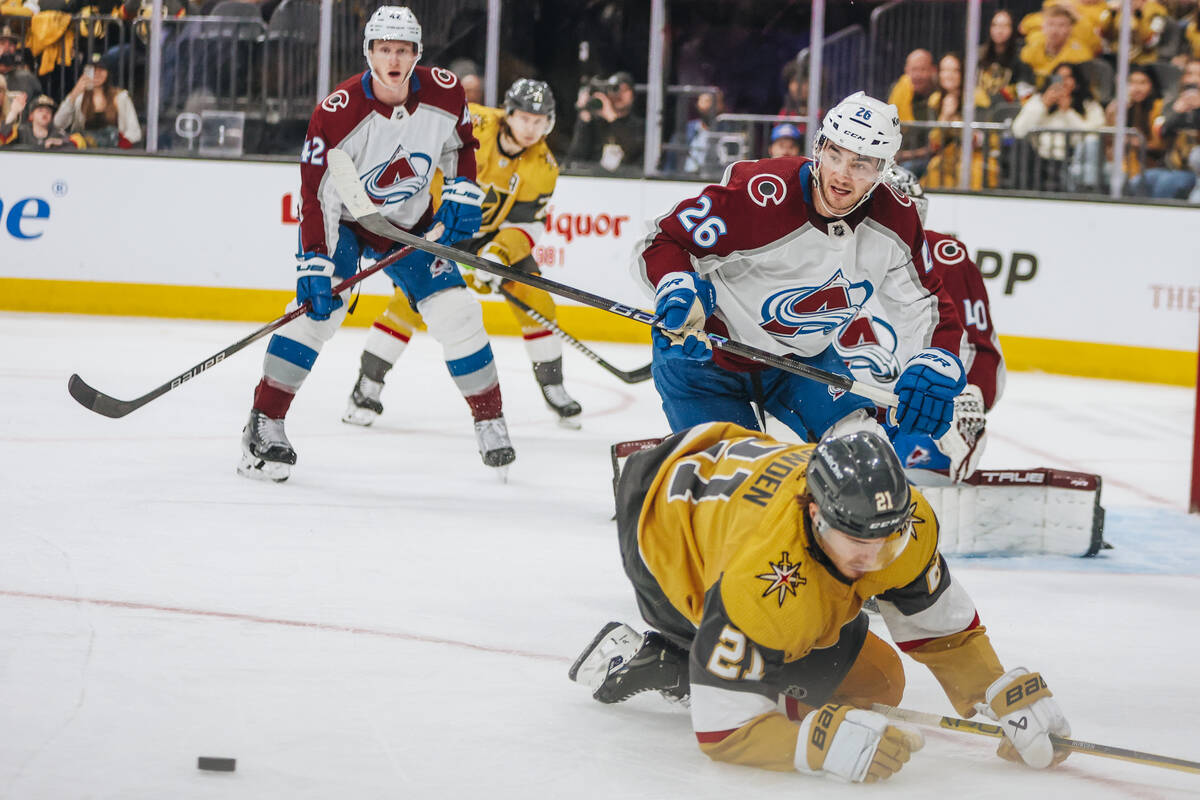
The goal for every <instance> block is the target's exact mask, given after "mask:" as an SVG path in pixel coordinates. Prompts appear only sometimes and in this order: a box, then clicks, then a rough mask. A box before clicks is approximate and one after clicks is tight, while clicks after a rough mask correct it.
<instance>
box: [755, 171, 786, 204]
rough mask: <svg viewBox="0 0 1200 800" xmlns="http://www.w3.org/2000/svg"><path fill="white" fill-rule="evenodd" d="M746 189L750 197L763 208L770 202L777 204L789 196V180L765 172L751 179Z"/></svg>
mask: <svg viewBox="0 0 1200 800" xmlns="http://www.w3.org/2000/svg"><path fill="white" fill-rule="evenodd" d="M746 191H747V192H748V193H749V194H750V199H751V200H753V201H754V202H755V203H758V204H759V205H760V206H762V207H763V208H766V207H767V204H768V203H770V204H771V205H776V206H777V205H779V204H780V203H782V202H783V198H785V197H787V182H786V181H784V179H783V178H781V177H779V176H778V175H772V174H770V173H769V172H768V173H763V174H762V175H755V176H754V177H753V178H751V179H750V181H749V183H747V184H746Z"/></svg>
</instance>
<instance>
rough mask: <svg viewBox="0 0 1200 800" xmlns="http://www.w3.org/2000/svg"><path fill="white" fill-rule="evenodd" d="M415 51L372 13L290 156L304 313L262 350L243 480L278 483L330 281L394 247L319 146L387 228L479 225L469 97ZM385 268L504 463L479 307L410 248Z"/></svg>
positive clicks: (409, 26) (398, 20)
mask: <svg viewBox="0 0 1200 800" xmlns="http://www.w3.org/2000/svg"><path fill="white" fill-rule="evenodd" d="M421 50H422V42H421V26H420V24H418V22H417V19H416V17H415V16H414V15H413V13H412V12H411V11H410V10H409V9H407V8H404V7H399V6H384V7H382V8H379V9H377V10H376V11H375V13H373V14H372V15H371V18H370V20H368V22H367V24H366V26H365V29H364V31H363V55H364V56H365V57H366V60H367V65H368V69H367V70H366V71H365V72H363V73H361V74H359V75H356V76H354V77H353V78H350V79H348V80H346V81H344V82H343V83H342V84H340V85H339V86H338V87H337V88H336V89H335V90H334V91H333V92H332V93H331V94H330V95H329V96H328V97H326V98H325V99H324V100H322V101H321V103H320V104H319V105H318V106H317V108H316V109H315V110H314V111H313V115H312V119H311V121H310V122H309V127H308V135H307V138H306V139H305V142H304V149H303V151H302V153H301V156H300V173H301V208H300V250H299V254H298V255H297V267H296V302H297V303H303V302H305V301H311V302H312V310H311V311H310V312H309V313H308V315H307V316H305V317H301V318H300V319H299V320H297V321H296V322H293V323H292V324H291V325H289V326H288V327H287V328H284V329H283V331H282V332H281V333H278V334H276V335H275V336H273V337H272V338H271V341H270V343H269V344H268V345H267V354H266V358H265V361H264V364H263V376H262V379H261V380H260V381H259V383H258V386H257V388H256V389H255V392H254V403H253V406H252V408H251V411H250V419H249V422H248V423H247V424H246V427H245V430H244V431H243V435H242V460H241V463H240V465H239V467H238V472H239V473H240V474H242V475H246V476H248V477H254V478H265V479H270V480H274V481H282V480H286V479H287V477H288V475H289V474H290V470H291V466H292V465H293V464H295V463H296V451H295V450H294V449H293V448H292V445H291V443H290V442H289V441H288V438H287V435H286V434H285V433H284V417H285V416H286V414H287V411H288V408H289V407H290V405H291V403H292V400H293V398H294V397H295V395H296V392H297V391H298V390H299V389H300V386H301V384H303V382H304V379H305V378H306V377H307V376H308V373H309V371H310V370H311V369H312V367H313V363H314V362H315V361H316V358H317V355H318V354H319V353H320V351H321V348H322V346H323V345H324V344H325V342H327V341H328V340H329V339H330V338H331V337H332V336H333V334H334V332H335V331H336V330H337V328H338V326H340V325H341V323H342V320H343V319H344V318H345V315H346V303H345V298H344V297H342V296H334V295H333V294H332V287H333V284H334V283H335V282H337V281H340V280H343V279H345V278H348V277H350V276H351V275H353V274H355V272H356V271H357V270H358V265H359V260H360V258H374V259H378V258H382V257H383V256H384V255H386V254H387V253H388V252H389V251H392V250H394V249H396V247H397V245H395V243H393V242H391V241H389V240H387V239H384V238H382V237H379V236H376V235H374V234H371V233H370V232H368V231H366V230H365V229H364V228H362V227H361V226H360V225H358V223H356V222H355V221H354V219H353V217H351V215H350V214H349V212H348V211H347V210H346V209H345V208H344V206H343V205H342V202H341V199H340V198H339V197H338V194H337V191H336V189H335V188H334V186H333V182H332V181H330V180H327V177H326V165H325V154H326V153H327V152H328V150H330V149H332V148H339V149H341V150H343V151H345V152H346V153H347V154H349V156H350V157H351V158H352V159H353V160H354V163H355V165H356V166H357V168H358V171H359V174H360V176H361V180H362V182H363V185H364V187H365V188H366V191H367V194H368V195H369V196H370V197H371V198H372V200H374V202H375V203H376V204H377V205H378V206H379V207H380V210H381V213H382V214H383V215H384V216H385V217H386V218H387V219H388V220H389V221H390V222H392V223H393V224H395V225H397V226H399V227H401V228H403V229H405V230H409V231H413V232H415V233H419V234H428V235H430V236H437V241H438V242H439V243H441V244H454V243H457V242H460V241H463V240H465V239H470V238H471V237H473V236H474V235H475V233H476V232H477V231H478V230H479V226H480V222H481V219H482V214H481V210H480V206H481V203H482V201H483V192H482V191H481V190H480V188H479V187H478V186H477V185H476V184H475V148H476V147H477V142H476V140H475V137H474V135H473V134H472V130H471V119H470V116H469V115H468V113H467V103H466V96H465V94H464V92H463V88H462V85H461V84H460V83H459V82H458V79H457V78H456V77H455V76H454V74H453V73H451V72H449V71H447V70H444V69H441V68H438V67H433V68H429V67H421V66H418V65H417V62H418V61H419V60H420V58H421ZM435 169H437V170H440V171H441V173H442V176H443V181H444V184H443V190H442V194H441V205H440V206H439V208H438V212H437V214H436V215H435V214H434V213H433V209H432V202H431V198H430V182H431V180H432V178H433V176H434V170H435ZM385 272H386V273H387V275H388V277H389V278H391V280H392V282H393V283H394V284H395V285H396V286H397V287H399V288H401V289H403V291H404V292H405V294H407V295H408V298H409V300H410V302H411V303H412V305H413V306H414V307H415V308H417V309H418V310H419V311H420V313H421V315H422V316H423V317H424V319H425V322H426V325H427V326H428V328H429V331H430V333H431V334H432V335H433V337H434V338H435V339H437V341H438V342H439V343H440V344H441V346H442V350H443V353H444V356H445V359H446V366H447V368H448V369H449V371H450V375H451V377H452V378H453V380H454V382H455V384H456V385H457V386H458V388H459V390H460V391H461V392H462V395H463V397H464V398H465V399H466V401H467V404H468V406H469V407H470V409H471V414H472V416H473V417H474V420H475V433H476V438H477V440H478V444H479V452H480V455H481V456H482V458H483V462H484V464H486V465H488V466H490V467H503V466H504V465H506V464H508V463H510V462H511V461H512V460H513V459H514V457H515V454H514V451H513V448H512V444H511V442H510V441H509V438H508V430H507V427H506V425H505V421H504V416H503V408H502V405H501V397H500V384H499V378H498V375H497V372H496V366H495V363H494V362H493V359H492V349H491V345H490V343H489V340H488V336H487V333H486V332H485V331H484V328H483V312H482V310H481V308H480V306H479V302H478V300H476V299H475V297H474V295H473V293H472V292H470V291H468V290H467V288H466V284H465V283H464V281H463V279H462V277H461V276H460V275H459V272H458V269H457V268H456V267H455V265H454V264H451V263H448V262H446V261H443V260H440V259H435V258H434V257H433V256H431V255H428V254H426V253H422V252H414V253H412V254H411V255H409V256H407V257H405V258H403V259H401V260H400V261H399V262H397V263H396V264H394V265H392V266H390V267H388V268H386V269H385Z"/></svg>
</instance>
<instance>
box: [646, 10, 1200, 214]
mask: <svg viewBox="0 0 1200 800" xmlns="http://www.w3.org/2000/svg"><path fill="white" fill-rule="evenodd" d="M1197 5H1198V4H1197V2H1196V0H1131V8H1132V19H1131V23H1130V27H1131V53H1130V60H1131V65H1132V66H1131V69H1130V75H1129V83H1128V97H1129V108H1128V116H1127V120H1126V126H1127V129H1133V130H1134V131H1136V132H1135V133H1133V134H1132V135H1129V136H1127V138H1126V154H1125V157H1124V160H1123V172H1124V178H1125V189H1126V192H1127V193H1129V194H1135V195H1142V196H1146V197H1154V198H1174V199H1188V198H1190V199H1191V200H1192V201H1193V202H1200V187H1198V184H1197V171H1198V170H1197V167H1200V147H1198V144H1200V143H1198V141H1197V132H1198V131H1200V128H1197V126H1196V117H1197V113H1198V105H1197V104H1198V103H1200V11H1198V8H1197ZM1120 16H1121V14H1120V2H1118V1H1117V0H1045V2H1044V3H1043V4H1042V7H1041V9H1040V10H1038V11H1036V12H1034V13H1030V14H1026V15H1024V16H1017V15H1014V14H1013V13H1012V12H1010V11H1008V10H1005V9H1000V10H998V11H996V12H995V13H994V14H993V15H992V17H991V19H990V20H987V21H986V22H987V27H986V35H985V36H984V37H983V41H981V42H980V47H979V51H978V53H979V56H978V61H977V63H976V64H975V66H974V69H975V80H976V87H977V88H976V91H975V95H974V97H973V98H971V99H970V102H972V103H973V104H974V119H975V121H976V123H977V125H978V127H977V128H976V130H975V131H974V132H973V134H972V136H973V139H972V145H973V146H972V153H973V155H972V159H971V167H970V173H969V174H970V185H971V187H972V188H973V189H982V188H1001V189H1030V190H1038V191H1059V192H1077V191H1089V192H1101V193H1106V192H1107V189H1108V186H1109V183H1110V178H1111V162H1112V147H1113V141H1114V135H1113V134H1114V131H1115V126H1116V125H1117V124H1118V114H1117V111H1118V109H1117V107H1116V100H1115V95H1116V91H1115V86H1114V82H1115V78H1114V75H1115V71H1116V60H1117V48H1118V37H1119V35H1120V28H1121V19H1120ZM965 66H966V65H965V64H964V58H963V55H962V53H961V52H955V51H951V52H945V53H937V54H935V53H931V52H929V51H928V50H925V49H915V50H913V51H911V52H909V53H908V55H907V58H906V59H905V62H904V70H903V73H902V74H901V75H899V76H898V78H897V80H896V81H895V83H894V84H893V85H892V86H891V88H890V90H889V92H888V95H887V100H888V102H891V103H893V104H895V105H896V107H897V109H898V110H899V115H900V119H901V121H902V126H903V128H904V140H903V144H902V146H901V151H900V153H899V154H898V156H897V162H898V163H899V164H900V165H901V166H903V167H905V168H907V169H909V170H910V171H912V172H913V173H915V174H916V175H918V176H919V177H921V178H922V181H923V183H924V184H925V185H926V186H928V187H931V188H938V187H943V188H952V187H956V186H958V183H959V175H960V171H961V164H962V152H963V146H962V145H963V141H962V137H963V130H962V127H961V123H962V121H963V109H964V106H965V104H966V102H968V100H967V98H965V97H964V91H965V84H966V81H965V80H964V67H965ZM780 81H781V84H782V86H783V87H784V97H785V100H784V104H783V107H782V108H781V109H779V112H778V113H779V116H781V117H790V116H795V117H803V116H805V115H806V114H807V101H808V76H807V74H806V70H805V65H804V63H803V62H802V61H799V60H795V59H794V60H791V61H789V62H788V63H787V65H786V66H785V67H784V68H783V70H782V72H781V75H780ZM721 110H722V109H721V105H720V96H719V93H718V94H717V95H716V96H715V97H714V96H713V94H712V93H705V94H701V95H699V96H698V97H697V98H696V100H695V103H694V106H693V108H692V112H691V118H690V119H689V121H688V123H687V126H686V133H685V135H684V145H683V146H682V147H679V148H678V149H680V150H685V151H686V157H685V158H682V159H680V158H675V157H674V154H673V153H668V155H667V156H666V158H665V160H664V166H665V168H666V169H667V170H668V171H682V172H685V173H695V174H700V175H703V176H705V177H711V176H712V175H713V174H714V172H715V173H716V174H719V173H720V171H721V169H723V168H724V166H725V165H726V164H727V163H728V161H729V160H731V158H732V156H731V154H730V153H723V152H722V150H721V149H720V147H719V146H718V145H719V144H720V143H721V142H722V141H723V140H728V139H729V138H730V136H731V130H732V129H731V128H730V127H729V126H728V125H726V124H723V122H722V120H721V119H720V111H721ZM759 110H761V109H759ZM781 121H782V120H781ZM939 123H957V125H955V124H944V125H940V124H939ZM979 123H983V124H981V125H979ZM776 130H777V126H776ZM774 132H775V131H774V130H773V133H772V136H771V137H770V140H769V141H766V140H764V141H761V142H760V143H759V144H761V149H760V150H759V151H758V152H756V153H754V152H752V153H750V154H745V153H742V154H741V156H742V157H755V156H762V155H767V154H768V149H771V151H772V152H773V148H774V141H775V136H774V135H773V134H774ZM797 139H798V140H800V141H802V140H803V136H802V135H799V136H797ZM728 149H730V150H732V148H728Z"/></svg>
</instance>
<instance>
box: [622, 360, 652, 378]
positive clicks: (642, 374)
mask: <svg viewBox="0 0 1200 800" xmlns="http://www.w3.org/2000/svg"><path fill="white" fill-rule="evenodd" d="M650 367H651V364H647V365H646V366H644V367H638V368H637V369H635V370H633V371H632V372H626V373H625V374H623V375H621V380H623V381H625V382H626V383H641V382H642V381H648V380H650V378H651V375H650Z"/></svg>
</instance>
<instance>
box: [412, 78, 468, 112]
mask: <svg viewBox="0 0 1200 800" xmlns="http://www.w3.org/2000/svg"><path fill="white" fill-rule="evenodd" d="M415 76H416V79H417V83H419V84H420V86H421V88H420V89H419V90H417V97H418V99H419V100H420V101H421V102H422V103H424V104H425V105H429V106H433V107H434V108H440V109H442V110H443V111H447V112H449V113H451V114H453V115H455V116H458V115H460V114H462V113H463V108H464V107H465V106H466V104H467V93H466V92H465V91H464V90H463V87H462V83H461V82H460V81H459V80H458V76H457V75H455V74H454V73H453V72H451V71H450V70H448V69H442V68H441V67H422V66H418V67H417V70H416V73H415Z"/></svg>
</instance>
